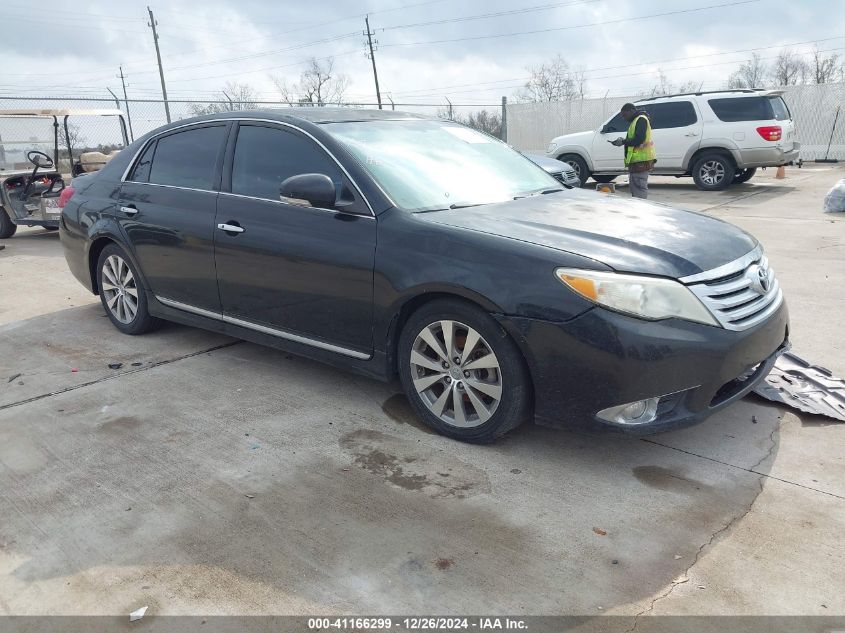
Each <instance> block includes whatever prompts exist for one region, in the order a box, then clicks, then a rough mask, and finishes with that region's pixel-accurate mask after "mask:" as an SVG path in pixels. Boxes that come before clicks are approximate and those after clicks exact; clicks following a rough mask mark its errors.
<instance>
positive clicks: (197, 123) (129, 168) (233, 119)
mask: <svg viewBox="0 0 845 633" xmlns="http://www.w3.org/2000/svg"><path fill="white" fill-rule="evenodd" d="M232 122H235V123H243V122H247V123H270V124H272V125H280V126H282V127H286V128H290V129H292V130H296V131H297V132H299V133H301V134H304V135H305V136H307V137H308V138H310V139H311V140H312V141H314V142H315V143H316V144H317V145H319V146H320V148H321V149H322V150H323V151H324V152H325V153H326V154H328V155H329V157H330V158H331V159H332V160H333V161H334V162H335V163H336V164H337V166H338V167H339V168H340V170H341V171H342V172H343V173H344V175H345V176H346V177H347V178H348V179H349V182H351V183H352V186H353V187H355V191H357V192H358V195H359V196H361V199H362V200H363V201H364V203H365V204H366V205H367V208H368V209H369V210H370V215H371V217H375V215H376V213H375V211H374V210H373V205H371V204H370V201H369V200H368V199H367V196H365V195H364V192H363V191H362V190H361V187H359V186H358V183H357V182H355V179H354V178H353V177H352V175H351V174H350V173H349V171H347V169H346V167H344V166H343V164H342V163H341V162H340V161H339V160H338V158H337V156H335V155H334V154H333V153H332V152H331V150H329V148H328V147H326V146H325V145H324V144H323V143H322V142H321V141H320V140H319V139H318V138H317V137H315V136H314V135H313V134H311V133H310V132H308V131H307V130H303V129H302V128H301V127H297V126H296V125H293V124H291V123H286V122H284V121H274V120H273V119H259V118H254V117H245V118H237V117H230V118H225V119H207V120H205V121H194V122H193V123H185V124H184V125H178V126H176V127H171V128H168V129H166V130H162V131H161V132H160V133H159V134H156V135H155V136H151V137H150V138H148V139H147V141H146V142H145V143H144V144H143V145H142V146H141V147H140V148H139V149H138V151H136V152H135V155H134V156H133V157H132V160H131V161H129V165H128V166H127V167H126V169H125V170H124V172H123V176H121V178H120V182H121V184H123V183H124V182H135V181H134V180H130V181H127V180H126V179H127V178H128V177H129V172H131V171H132V169H133V168H134V167H135V164H136V163H137V162H138V158H139V157H140V155H141V153H142V152H143V151H144V150H145V149H146V148H147V147H148V146H149V144H150V143H152V142H153V141H156V140H158V139H159V138H161V137H162V136H164V135H166V134H169V133H170V132H174V131H176V130H181V129H184V128H191V127H201V126H203V125H206V124H208V123H232ZM135 184H138V185H155V186H159V187H175V188H178V189H186V190H189V191H212V192H213V193H227V194H231V195H241V194H232V193H231V192H229V191H215V190H213V189H212V190H209V189H191V188H190V187H177V186H176V185H158V184H157V183H152V182H135ZM376 184H378V183H376ZM379 188H380V187H379ZM244 197H249V196H244ZM264 199H265V198H256V200H264ZM271 202H272V200H271ZM327 210H329V211H331V209H327ZM354 215H357V214H354ZM360 217H367V216H360Z"/></svg>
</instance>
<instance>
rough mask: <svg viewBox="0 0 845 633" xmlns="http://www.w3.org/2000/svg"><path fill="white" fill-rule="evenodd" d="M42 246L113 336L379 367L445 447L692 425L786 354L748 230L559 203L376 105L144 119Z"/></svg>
mask: <svg viewBox="0 0 845 633" xmlns="http://www.w3.org/2000/svg"><path fill="white" fill-rule="evenodd" d="M61 236H62V244H63V245H64V248H65V255H66V258H67V261H68V264H69V266H70V269H71V270H72V272H73V273H74V275H75V276H76V277H77V278H78V279H79V281H81V282H82V283H83V284H84V285H85V286H87V287H88V288H89V289H91V290H92V291H93V292H95V293H98V294H99V295H100V298H101V299H102V303H103V306H104V308H105V310H106V313H107V314H108V316H109V318H110V319H111V321H112V323H113V324H114V325H115V327H117V328H118V329H119V330H120V331H121V332H125V333H126V334H141V333H143V332H146V331H149V330H150V329H152V328H153V327H155V326H156V324H157V323H158V322H159V320H160V319H166V320H169V321H177V322H181V323H186V324H190V325H195V326H198V327H203V328H207V329H209V330H215V331H218V332H225V333H227V334H231V335H233V336H237V337H240V338H244V339H248V340H251V341H255V342H259V343H264V344H267V345H272V346H275V347H280V348H283V349H286V350H289V351H292V352H295V353H299V354H302V355H306V356H310V357H313V358H316V359H319V360H322V361H325V362H328V363H332V364H335V365H341V366H344V367H347V368H349V369H352V370H355V371H359V372H362V373H365V374H368V375H371V376H376V377H378V378H381V379H385V380H390V379H392V378H393V377H394V376H396V375H397V374H398V376H399V377H400V379H401V382H402V385H403V387H404V390H405V392H406V393H407V396H408V398H409V400H410V403H411V405H412V406H413V408H414V409H415V410H416V412H417V413H418V414H419V416H420V417H421V418H422V419H423V420H424V421H425V422H426V423H427V424H428V425H430V426H431V427H433V428H434V429H436V430H438V431H439V432H441V433H444V434H446V435H448V436H451V437H454V438H458V439H461V440H467V441H474V442H484V441H490V440H493V439H494V438H496V437H498V436H500V435H502V434H503V433H505V432H506V431H508V430H509V429H512V428H514V427H516V426H517V425H518V424H520V423H521V422H523V421H524V420H527V419H531V418H532V417H536V418H538V419H540V420H542V421H545V422H547V423H557V424H566V423H569V422H573V421H578V420H592V421H595V422H599V423H603V424H606V425H609V426H615V427H617V428H626V429H640V430H642V429H645V430H658V429H664V428H669V427H674V426H678V425H682V424H688V423H691V422H695V421H699V420H702V419H704V418H705V417H706V416H707V415H709V414H710V413H712V412H713V411H716V410H718V409H719V408H721V407H724V406H726V405H727V404H728V403H730V402H732V401H734V400H736V399H737V398H740V397H741V396H743V395H744V394H745V393H747V392H748V391H749V390H750V389H751V388H752V387H753V386H754V385H755V384H756V383H757V382H758V381H759V380H761V379H762V378H763V377H764V376H765V374H766V373H767V372H768V371H769V369H770V367H771V365H772V364H773V363H774V360H775V358H776V356H777V354H778V353H779V352H780V351H782V350H783V349H784V348H785V347H786V345H787V338H788V317H787V309H786V305H785V303H784V301H783V295H782V293H781V290H780V288H779V287H778V282H777V280H776V279H775V278H774V276H773V273H772V271H771V269H770V268H769V266H768V263H767V261H766V258H765V257H764V256H763V253H762V248H761V246H760V244H759V243H758V242H757V240H755V239H754V238H753V237H752V236H750V235H748V234H747V233H744V232H743V231H741V230H739V229H738V228H736V227H734V226H732V225H730V224H727V223H724V222H721V221H719V220H715V219H712V218H709V217H705V216H703V215H698V214H695V213H690V212H686V211H677V210H674V209H671V208H668V207H666V206H658V205H653V204H650V203H647V202H644V201H637V200H629V199H622V198H617V197H612V196H606V195H601V194H596V193H592V192H586V191H580V190H578V189H564V188H563V187H562V186H561V185H560V183H558V182H557V181H556V180H555V179H554V178H552V177H551V176H550V175H548V174H547V173H546V172H544V171H543V170H542V169H540V168H539V167H537V166H536V165H534V164H533V163H532V162H531V161H529V160H528V159H527V158H525V157H524V156H522V155H521V154H519V153H517V152H516V151H514V150H512V149H511V148H510V147H508V146H507V145H506V144H504V143H501V142H499V141H497V140H495V139H492V138H491V137H489V136H487V135H485V134H481V133H479V132H476V131H474V130H471V129H468V128H466V127H463V126H461V125H458V124H455V123H452V122H449V121H440V120H433V119H428V118H425V117H420V116H415V115H411V114H402V113H399V112H380V111H371V110H352V109H341V110H332V109H326V108H306V109H289V110H278V111H251V112H231V113H224V114H215V115H209V116H206V117H200V118H196V119H190V120H184V121H179V122H177V123H174V124H172V125H168V126H166V127H163V128H160V129H158V130H156V131H154V132H152V133H150V134H147V135H146V136H144V137H143V138H141V139H139V140H137V141H136V142H134V143H133V144H132V145H130V146H129V147H128V148H127V149H125V150H124V151H123V152H122V153H121V154H120V155H119V156H118V157H116V158H115V159H113V160H112V161H111V162H110V163H109V164H108V165H107V166H106V167H105V168H104V169H103V170H102V171H100V172H99V173H97V174H95V175H93V176H91V177H89V178H86V179H84V180H82V181H81V182H80V184H79V187H78V188H77V189H76V190H75V191H74V193H73V196H72V197H71V198H70V201H69V202H68V203H67V204H66V206H65V207H64V210H63V214H62V221H61ZM236 379H237V377H233V380H236Z"/></svg>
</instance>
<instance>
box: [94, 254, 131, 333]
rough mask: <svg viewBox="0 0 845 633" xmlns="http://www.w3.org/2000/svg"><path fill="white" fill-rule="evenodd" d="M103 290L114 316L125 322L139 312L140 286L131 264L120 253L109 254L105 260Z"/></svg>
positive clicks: (129, 320)
mask: <svg viewBox="0 0 845 633" xmlns="http://www.w3.org/2000/svg"><path fill="white" fill-rule="evenodd" d="M101 285H102V288H101V292H102V293H103V298H104V299H105V302H106V306H107V307H108V309H109V312H111V313H112V316H114V318H116V319H117V320H118V321H120V322H121V323H124V324H129V323H132V321H134V320H135V315H136V314H138V286H137V285H136V284H135V276H134V275H133V274H132V270H131V269H130V268H129V264H127V263H126V261H125V260H124V259H123V258H122V257H120V256H119V255H109V256H108V257H107V258H106V261H105V262H103V269H102V279H101Z"/></svg>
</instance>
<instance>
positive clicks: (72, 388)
mask: <svg viewBox="0 0 845 633" xmlns="http://www.w3.org/2000/svg"><path fill="white" fill-rule="evenodd" d="M243 342H244V341H230V342H229V343H222V344H220V345H215V346H214V347H209V348H208V349H202V350H199V351H196V352H191V353H190V354H184V355H182V356H177V357H176V358H168V359H165V360H160V361H158V362H156V363H152V364H150V365H147V366H145V367H138V368H137V369H130V370H127V371H123V372H120V373H117V374H109V375H108V376H103V377H102V378H97V379H96V380H89V381H87V382H83V383H79V384H78V385H72V386H70V387H65V388H63V389H58V390H56V391H51V392H50V393H42V394H40V395H38V396H32V397H31V398H25V399H24V400H18V401H17V402H10V403H8V404H4V405H0V411H4V410H6V409H11V408H12V407H18V406H20V405H22V404H28V403H30V402H36V401H38V400H43V399H44V398H50V397H52V396H58V395H60V394H63V393H67V392H68V391H75V390H76V389H81V388H82V387H90V386H91V385H96V384H98V383H101V382H105V381H107V380H114V379H116V378H122V377H123V376H130V375H132V374H137V373H138V372H142V371H148V370H150V369H153V368H155V367H161V366H162V365H169V364H170V363H175V362H178V361H180V360H185V359H187V358H193V357H194V356H199V355H200V354H207V353H208V352H215V351H217V350H219V349H225V348H227V347H232V346H234V345H239V344H241V343H243Z"/></svg>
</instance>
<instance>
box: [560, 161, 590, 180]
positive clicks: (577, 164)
mask: <svg viewBox="0 0 845 633" xmlns="http://www.w3.org/2000/svg"><path fill="white" fill-rule="evenodd" d="M557 159H558V160H560V161H563V162H564V163H566V164H568V165H569V166H570V167H572V169H574V170H575V173H576V175H577V176H578V180H580V181H581V184H582V185H583V184H584V183H586V182H587V178H589V177H590V175H591V174H590V168H589V167H587V162H586V161H585V160H584V159H583V158H581V157H580V156H578V154H562V155H560V156H558V157H557Z"/></svg>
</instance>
